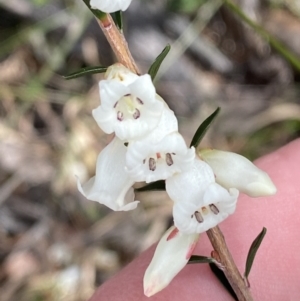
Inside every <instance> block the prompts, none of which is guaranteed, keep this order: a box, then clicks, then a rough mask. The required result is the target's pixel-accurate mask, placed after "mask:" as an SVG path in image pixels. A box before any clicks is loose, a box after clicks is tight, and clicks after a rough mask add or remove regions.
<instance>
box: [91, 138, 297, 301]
mask: <svg viewBox="0 0 300 301" xmlns="http://www.w3.org/2000/svg"><path fill="white" fill-rule="evenodd" d="M256 164H257V165H258V166H259V167H260V168H262V169H263V170H265V171H267V172H268V173H269V175H270V177H271V178H272V180H273V181H274V183H275V185H276V186H277V189H278V192H277V194H276V195H275V196H272V197H262V198H256V199H251V198H250V197H247V196H245V195H241V196H240V198H239V201H238V205H237V210H236V213H235V214H234V215H232V216H230V217H229V218H228V219H227V220H226V221H224V222H223V223H222V224H221V225H220V228H221V229H222V231H223V233H224V235H225V238H226V241H227V244H228V247H229V249H230V250H231V252H232V255H233V257H234V259H235V262H236V264H237V266H238V268H239V269H240V271H242V272H243V271H244V266H245V259H246V256H247V252H248V249H249V246H250V245H251V243H252V241H253V240H254V238H255V237H256V236H257V234H258V233H259V232H260V231H261V229H262V227H263V226H264V227H266V228H267V230H268V231H267V234H266V236H265V239H264V240H263V242H262V245H261V247H260V249H259V251H258V253H257V256H256V259H255V261H254V264H253V267H252V270H251V273H250V277H249V281H250V284H251V291H252V294H253V297H254V299H255V300H259V301H264V300H266V301H269V300H272V301H288V300H291V301H294V300H300V253H299V252H300V251H299V250H300V217H299V213H300V139H299V140H296V141H294V142H292V143H290V144H288V145H287V146H285V147H283V148H281V149H279V150H278V151H276V152H274V153H272V154H270V155H267V156H265V157H263V158H260V159H259V160H257V161H256ZM154 249H155V247H154V246H152V247H151V248H150V249H149V250H147V251H146V252H144V253H143V254H141V255H140V256H139V257H138V258H137V259H135V260H134V261H133V262H132V263H130V264H129V265H128V266H127V267H125V268H124V269H123V270H122V271H121V272H120V273H118V274H117V275H116V276H115V277H113V278H112V279H110V280H109V281H107V282H106V283H104V284H103V285H102V286H101V287H99V288H98V290H97V291H96V293H95V294H94V295H93V296H92V298H91V299H90V301H104V300H105V301H119V300H120V301H124V300H128V301H142V300H149V299H148V298H147V297H145V296H144V294H143V275H144V272H145V270H146V268H147V265H148V264H149V262H150V260H151V257H152V255H153V252H154ZM211 250H212V247H211V245H210V243H209V241H208V239H207V237H206V235H201V237H200V240H199V242H198V245H197V247H196V249H195V251H194V254H199V255H207V256H209V255H210V252H211ZM150 300H153V301H155V300H156V301H158V300H161V301H165V300H172V301H177V300H178V301H182V300H201V301H205V300H207V301H208V300H222V301H227V300H228V301H232V300H233V299H232V297H231V296H230V295H229V294H228V293H227V292H226V291H225V290H224V289H223V287H222V286H221V284H219V283H218V281H217V280H216V279H215V277H214V276H213V275H212V273H211V271H210V269H209V267H208V266H207V265H205V264H201V265H188V266H186V267H185V268H184V269H183V270H182V271H181V272H180V273H179V274H178V276H177V277H175V279H174V280H173V281H172V282H171V284H170V285H169V286H168V287H167V288H165V289H164V290H163V291H161V292H159V293H158V294H156V295H155V296H153V297H151V299H150Z"/></svg>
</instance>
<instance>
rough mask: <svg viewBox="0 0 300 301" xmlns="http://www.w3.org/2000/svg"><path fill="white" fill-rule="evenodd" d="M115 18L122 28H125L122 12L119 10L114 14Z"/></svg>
mask: <svg viewBox="0 0 300 301" xmlns="http://www.w3.org/2000/svg"><path fill="white" fill-rule="evenodd" d="M112 16H113V19H114V21H115V23H116V25H117V26H118V28H119V29H120V30H123V18H122V12H121V11H120V10H119V11H117V12H115V13H113V14H112Z"/></svg>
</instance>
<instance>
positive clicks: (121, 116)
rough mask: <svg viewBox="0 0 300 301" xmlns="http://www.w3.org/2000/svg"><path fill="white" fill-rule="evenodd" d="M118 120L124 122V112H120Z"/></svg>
mask: <svg viewBox="0 0 300 301" xmlns="http://www.w3.org/2000/svg"><path fill="white" fill-rule="evenodd" d="M117 119H118V120H119V121H122V120H123V119H124V114H123V113H122V112H120V111H118V113H117Z"/></svg>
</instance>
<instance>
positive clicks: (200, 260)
mask: <svg viewBox="0 0 300 301" xmlns="http://www.w3.org/2000/svg"><path fill="white" fill-rule="evenodd" d="M214 262H215V259H213V258H211V257H206V256H200V255H192V256H191V258H190V259H189V261H188V264H193V263H214Z"/></svg>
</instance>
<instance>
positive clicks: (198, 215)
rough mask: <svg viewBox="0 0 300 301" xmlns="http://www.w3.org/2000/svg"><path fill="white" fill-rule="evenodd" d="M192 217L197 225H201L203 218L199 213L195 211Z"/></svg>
mask: <svg viewBox="0 0 300 301" xmlns="http://www.w3.org/2000/svg"><path fill="white" fill-rule="evenodd" d="M194 215H195V218H196V220H197V222H198V223H200V224H201V223H203V222H204V219H203V216H202V215H201V213H200V212H199V211H195V213H194Z"/></svg>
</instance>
